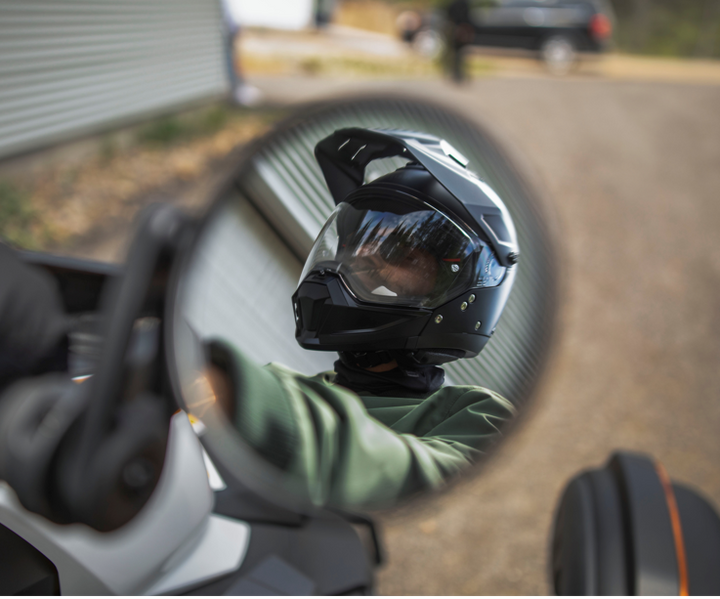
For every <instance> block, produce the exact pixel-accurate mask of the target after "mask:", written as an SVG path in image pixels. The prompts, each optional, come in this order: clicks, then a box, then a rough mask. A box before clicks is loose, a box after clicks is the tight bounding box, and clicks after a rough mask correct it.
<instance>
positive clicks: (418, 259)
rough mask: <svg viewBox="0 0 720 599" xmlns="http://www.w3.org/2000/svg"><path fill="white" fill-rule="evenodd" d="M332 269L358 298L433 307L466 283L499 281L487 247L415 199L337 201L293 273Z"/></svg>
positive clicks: (497, 267)
mask: <svg viewBox="0 0 720 599" xmlns="http://www.w3.org/2000/svg"><path fill="white" fill-rule="evenodd" d="M319 270H325V271H329V272H336V273H338V274H339V275H340V276H341V277H342V279H343V280H344V281H345V284H346V285H347V287H348V288H349V289H350V291H351V292H352V293H353V294H354V295H355V296H356V297H357V298H359V299H361V300H364V301H367V302H373V303H380V304H394V305H402V306H411V307H427V308H434V307H437V306H439V305H442V304H443V303H445V302H446V301H447V300H449V299H451V298H452V297H454V296H455V295H457V294H459V293H462V292H463V291H465V290H467V289H470V288H472V287H477V286H480V287H489V286H494V285H498V284H499V283H500V282H501V280H502V277H503V275H504V274H505V269H504V268H503V267H502V266H500V265H499V264H498V263H497V260H495V257H494V255H493V253H492V251H491V250H490V249H489V247H488V246H487V245H485V244H484V243H482V242H481V241H480V240H479V239H478V238H477V237H476V236H474V235H472V234H470V233H468V232H466V231H465V230H464V229H463V228H462V227H460V226H459V225H458V224H456V223H455V222H453V221H452V220H451V219H450V218H449V217H447V216H446V215H445V214H443V213H442V212H440V211H438V210H436V209H435V208H433V207H432V206H430V205H428V204H425V203H424V202H421V201H419V200H413V199H408V200H403V201H397V200H394V201H392V202H389V201H387V200H381V199H360V200H356V201H353V203H352V204H349V203H346V202H342V203H340V204H339V205H338V207H337V208H336V209H335V211H334V212H333V214H332V215H331V216H330V218H329V220H328V222H327V223H326V224H325V227H323V229H322V231H321V232H320V235H318V238H317V239H316V241H315V245H314V246H313V249H312V251H311V252H310V256H309V257H308V260H307V262H306V263H305V268H304V269H303V273H302V275H301V277H300V281H303V280H304V279H305V277H306V276H307V275H308V274H309V273H310V272H312V271H319Z"/></svg>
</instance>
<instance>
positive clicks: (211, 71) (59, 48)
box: [0, 0, 228, 157]
mask: <svg viewBox="0 0 720 599" xmlns="http://www.w3.org/2000/svg"><path fill="white" fill-rule="evenodd" d="M221 19H222V16H221V13H220V6H219V3H218V0H141V1H140V0H134V1H133V0H123V1H122V2H111V1H110V0H57V1H55V2H47V1H46V2H41V1H38V0H0V157H2V156H7V155H10V154H14V153H17V152H21V151H23V150H28V149H32V148H36V147H41V146H43V145H46V144H49V143H53V142H56V141H60V140H62V139H68V138H71V137H74V136H77V135H79V134H84V133H88V132H92V131H93V130H98V129H101V128H103V127H106V126H109V125H112V124H116V123H120V122H127V121H130V120H133V119H136V118H138V117H143V116H148V115H152V114H157V113H160V112H163V111H165V110H168V109H171V108H174V107H180V106H182V105H184V104H189V103H192V102H194V101H197V100H201V99H204V98H212V97H217V96H220V95H221V94H224V93H226V91H227V88H228V80H227V73H226V66H225V65H226V62H225V55H224V53H225V50H224V47H223V39H222V30H221V25H222V21H221Z"/></svg>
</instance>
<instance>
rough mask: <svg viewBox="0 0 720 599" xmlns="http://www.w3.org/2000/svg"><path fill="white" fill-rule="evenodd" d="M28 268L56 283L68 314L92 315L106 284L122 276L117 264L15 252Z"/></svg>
mask: <svg viewBox="0 0 720 599" xmlns="http://www.w3.org/2000/svg"><path fill="white" fill-rule="evenodd" d="M18 254H19V255H20V257H21V258H22V259H23V261H24V262H26V263H27V264H32V265H33V266H37V267H40V268H42V269H43V270H45V271H47V272H48V273H50V274H51V275H52V276H53V278H54V279H55V280H56V281H57V283H58V286H59V288H60V295H61V296H62V301H63V307H64V308H65V312H67V313H68V314H76V313H81V312H95V311H97V310H98V307H99V305H100V299H101V297H102V293H103V289H104V288H105V286H106V285H107V283H108V282H109V281H111V280H113V279H115V278H117V277H119V276H120V275H121V274H122V268H121V267H120V266H118V265H116V264H108V263H105V262H96V261H94V260H81V259H79V258H69V257H67V256H55V255H53V254H46V253H43V252H28V251H22V252H18Z"/></svg>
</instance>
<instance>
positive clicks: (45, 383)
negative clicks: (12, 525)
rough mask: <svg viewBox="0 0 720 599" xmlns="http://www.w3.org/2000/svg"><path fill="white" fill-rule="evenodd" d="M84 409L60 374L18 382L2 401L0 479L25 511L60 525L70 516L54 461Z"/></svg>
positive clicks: (79, 396) (73, 387)
mask: <svg viewBox="0 0 720 599" xmlns="http://www.w3.org/2000/svg"><path fill="white" fill-rule="evenodd" d="M85 405H86V397H85V396H84V395H83V394H82V393H81V389H80V388H79V387H78V385H76V384H74V383H72V382H71V381H70V380H68V378H67V376H64V375H60V374H48V375H45V376H43V377H38V378H31V379H24V380H22V381H19V382H17V383H15V384H14V385H13V386H11V387H10V388H9V389H8V390H7V391H6V392H5V393H4V394H3V396H2V399H1V400H0V479H3V480H5V481H7V483H8V484H9V485H10V486H11V487H12V488H13V490H14V491H15V493H16V494H17V496H18V499H19V500H20V503H22V505H23V506H24V507H25V508H27V509H28V510H30V511H32V512H35V513H37V514H41V515H42V516H45V517H46V518H49V519H50V520H53V521H54V522H58V523H64V522H68V514H67V510H66V509H65V507H64V506H63V504H62V502H59V501H57V497H56V496H55V490H54V488H53V485H52V478H53V471H54V467H55V465H56V462H55V458H56V456H57V453H58V450H59V447H60V445H61V444H62V442H63V440H64V439H65V438H66V436H67V435H68V433H69V431H70V430H71V429H72V428H73V426H74V425H76V423H77V421H78V419H79V418H80V416H81V414H82V412H83V409H84V408H85Z"/></svg>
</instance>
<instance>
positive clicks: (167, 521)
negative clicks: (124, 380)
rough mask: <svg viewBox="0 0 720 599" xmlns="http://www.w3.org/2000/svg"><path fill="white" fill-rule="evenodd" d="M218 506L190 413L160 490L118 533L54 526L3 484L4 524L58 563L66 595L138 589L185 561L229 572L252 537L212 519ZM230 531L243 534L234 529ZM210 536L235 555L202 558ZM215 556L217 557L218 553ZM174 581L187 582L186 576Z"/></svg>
mask: <svg viewBox="0 0 720 599" xmlns="http://www.w3.org/2000/svg"><path fill="white" fill-rule="evenodd" d="M212 507H213V493H212V490H211V489H210V486H209V484H208V475H207V471H206V468H205V464H204V461H203V452H202V447H201V445H200V442H199V441H198V439H197V437H196V435H195V433H194V432H193V430H192V428H191V426H190V422H189V421H188V418H187V416H186V415H185V414H184V413H178V414H176V415H175V416H174V417H173V419H172V422H171V428H170V437H169V441H168V450H167V456H166V461H165V467H164V469H163V472H162V475H161V477H160V482H159V483H158V487H157V489H156V490H155V493H154V494H153V496H152V497H151V498H150V501H148V503H147V505H146V506H145V507H144V508H143V510H142V512H140V514H139V515H138V516H137V517H136V518H135V519H133V520H132V521H131V522H130V523H129V524H127V525H126V526H124V527H123V528H121V529H119V530H117V531H114V532H111V533H99V532H96V531H94V530H92V529H90V528H89V527H87V526H84V525H80V524H73V525H68V526H58V525H55V524H52V523H51V522H49V521H48V520H46V519H44V518H42V517H40V516H37V515H35V514H32V513H30V512H28V511H27V510H25V509H24V508H23V507H22V506H21V505H20V504H19V502H18V501H17V498H16V496H15V494H14V492H13V491H12V490H11V489H10V488H9V487H8V486H7V485H6V484H5V483H4V482H0V523H2V524H4V525H5V526H6V527H8V528H9V529H10V530H12V531H14V532H15V533H16V534H18V535H20V536H21V537H23V538H24V539H26V540H27V541H28V542H29V543H31V544H32V545H33V546H34V547H36V548H37V549H38V550H39V551H41V552H42V553H43V554H44V555H46V556H47V557H48V559H50V560H51V561H52V562H53V563H54V564H55V566H56V567H57V569H58V573H59V576H60V590H61V592H62V594H64V595H106V594H118V595H132V594H138V593H142V592H143V591H145V589H148V588H151V587H152V586H153V585H158V584H160V583H161V582H160V581H164V580H168V577H169V574H170V573H172V572H174V571H175V570H179V569H180V568H181V567H183V566H188V567H190V570H189V572H192V576H193V577H195V578H200V579H202V580H209V579H211V578H214V577H215V576H220V575H222V574H224V573H226V572H227V571H228V567H229V564H230V562H232V563H233V564H234V567H237V566H238V565H239V564H240V561H241V560H242V557H243V556H244V553H245V550H246V548H247V543H248V541H249V539H248V536H249V535H248V531H247V530H246V529H247V525H245V524H243V523H234V522H232V523H231V526H230V527H229V526H228V525H227V523H226V522H220V523H218V522H215V518H214V517H213V518H212V519H211V517H210V512H211V510H212ZM231 529H232V531H233V532H234V533H239V534H229V531H230V530H231ZM228 537H229V538H228ZM210 542H213V543H215V542H220V543H221V545H219V546H222V548H223V551H224V552H225V553H226V554H228V557H227V558H223V559H222V560H219V561H218V562H217V563H210V561H213V560H212V559H211V560H208V559H204V560H203V559H201V558H200V557H199V556H200V553H199V552H198V550H199V548H204V550H205V551H207V548H208V543H210ZM219 546H218V547H219ZM193 556H195V557H193ZM211 556H212V557H213V559H214V557H215V556H217V552H215V551H213V552H211ZM173 580H180V582H181V583H182V584H183V585H187V584H188V580H187V576H186V577H185V578H184V579H183V577H177V576H176V578H175V579H173ZM158 588H164V587H158ZM160 592H162V591H160Z"/></svg>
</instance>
